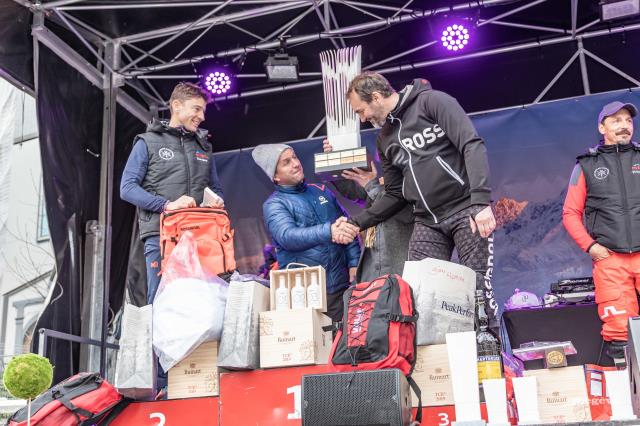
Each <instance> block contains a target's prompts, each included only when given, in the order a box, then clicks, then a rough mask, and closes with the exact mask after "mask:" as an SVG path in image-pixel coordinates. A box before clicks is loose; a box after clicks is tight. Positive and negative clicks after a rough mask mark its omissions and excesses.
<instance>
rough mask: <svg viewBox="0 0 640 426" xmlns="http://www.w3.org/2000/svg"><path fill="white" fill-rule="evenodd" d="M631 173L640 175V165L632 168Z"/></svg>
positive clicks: (637, 164)
mask: <svg viewBox="0 0 640 426" xmlns="http://www.w3.org/2000/svg"><path fill="white" fill-rule="evenodd" d="M631 173H632V174H634V175H640V163H636V164H634V165H633V166H631Z"/></svg>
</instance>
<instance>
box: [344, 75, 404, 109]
mask: <svg viewBox="0 0 640 426" xmlns="http://www.w3.org/2000/svg"><path fill="white" fill-rule="evenodd" d="M353 92H355V93H357V94H358V96H360V99H362V100H363V101H364V102H366V103H371V101H372V100H373V96H372V95H373V92H378V93H380V94H381V95H382V97H384V98H388V97H389V96H391V95H393V94H394V93H395V92H396V91H395V90H394V89H393V87H391V84H389V80H387V79H386V78H384V77H383V76H382V75H381V74H378V73H377V72H372V71H365V72H363V73H362V74H360V75H357V76H356V78H354V79H353V80H352V81H351V83H350V84H349V89H348V90H347V97H349V96H350V95H351V93H353Z"/></svg>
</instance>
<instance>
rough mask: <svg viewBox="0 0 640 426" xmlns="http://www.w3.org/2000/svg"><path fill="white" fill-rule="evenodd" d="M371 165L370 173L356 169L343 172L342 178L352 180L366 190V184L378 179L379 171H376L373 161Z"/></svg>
mask: <svg viewBox="0 0 640 426" xmlns="http://www.w3.org/2000/svg"><path fill="white" fill-rule="evenodd" d="M369 165H370V167H371V171H370V172H368V171H366V170H362V169H359V168H357V167H354V168H353V169H351V170H345V171H343V172H342V177H343V178H345V179H349V180H352V181H354V182H355V183H357V184H358V185H360V186H361V187H363V188H364V187H365V185H366V184H368V183H369V182H371V181H372V180H374V179H377V178H378V169H376V166H375V164H374V163H373V161H372V162H371V163H370V164H369Z"/></svg>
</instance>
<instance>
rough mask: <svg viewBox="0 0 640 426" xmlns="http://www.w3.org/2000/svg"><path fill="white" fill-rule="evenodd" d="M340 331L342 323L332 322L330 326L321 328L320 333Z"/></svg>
mask: <svg viewBox="0 0 640 426" xmlns="http://www.w3.org/2000/svg"><path fill="white" fill-rule="evenodd" d="M338 330H342V321H338V322H334V323H332V324H331V325H325V326H323V327H322V331H338Z"/></svg>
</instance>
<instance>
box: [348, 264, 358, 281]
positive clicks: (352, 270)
mask: <svg viewBox="0 0 640 426" xmlns="http://www.w3.org/2000/svg"><path fill="white" fill-rule="evenodd" d="M357 270H358V268H356V267H353V268H349V282H350V283H352V282H354V281H355V280H356V271H357Z"/></svg>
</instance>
